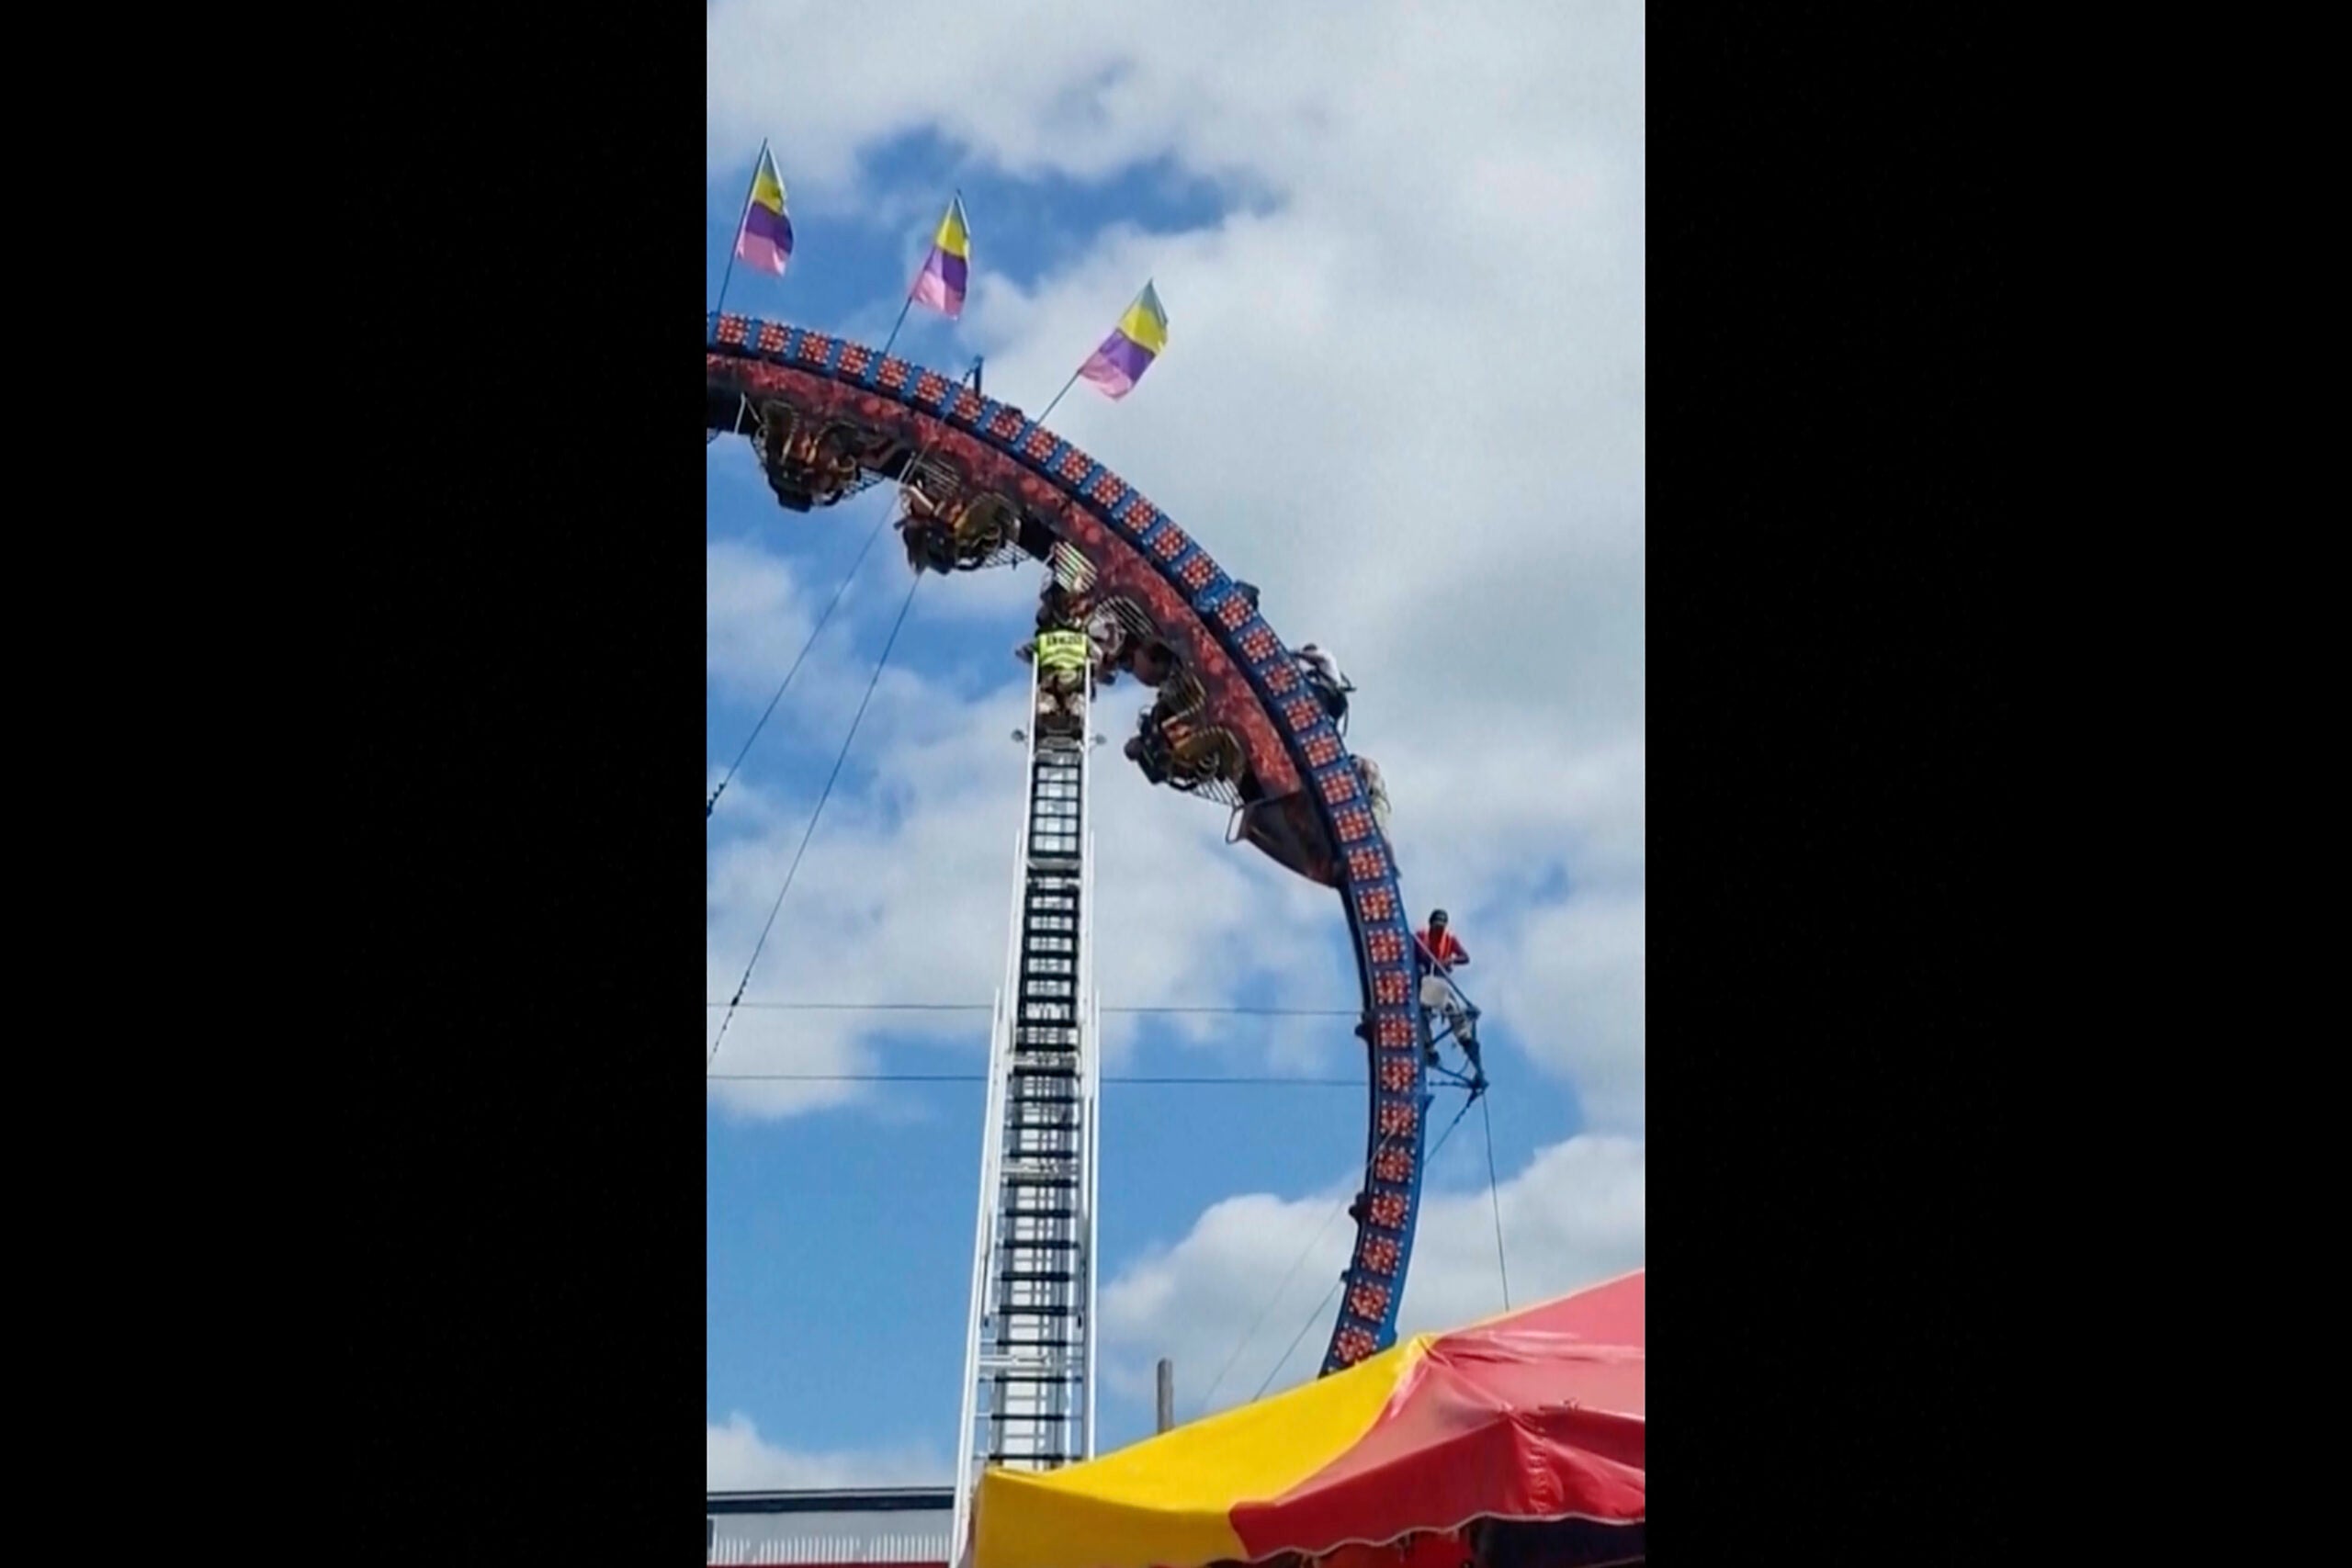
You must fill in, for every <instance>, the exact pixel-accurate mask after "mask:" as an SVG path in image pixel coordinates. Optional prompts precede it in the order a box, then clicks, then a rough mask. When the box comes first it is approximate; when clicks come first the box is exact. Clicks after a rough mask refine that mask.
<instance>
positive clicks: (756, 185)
mask: <svg viewBox="0 0 2352 1568" xmlns="http://www.w3.org/2000/svg"><path fill="white" fill-rule="evenodd" d="M735 254H737V255H738V256H740V257H741V258H742V259H743V260H744V261H747V262H749V263H751V264H752V265H753V266H755V267H758V268H760V269H761V270H762V271H763V272H772V273H775V275H776V276H779V277H780V276H783V275H784V267H785V264H786V262H788V261H790V260H791V259H792V220H791V219H790V218H788V217H786V215H785V210H784V181H783V180H782V179H781V178H780V177H778V175H776V172H775V158H773V157H771V156H770V155H769V153H768V150H767V149H766V148H764V147H763V148H761V149H760V166H759V169H758V170H757V172H755V173H754V174H753V175H752V197H751V199H750V200H749V201H747V202H745V203H744V204H743V226H742V228H741V229H740V230H739V231H737V232H736V235H735Z"/></svg>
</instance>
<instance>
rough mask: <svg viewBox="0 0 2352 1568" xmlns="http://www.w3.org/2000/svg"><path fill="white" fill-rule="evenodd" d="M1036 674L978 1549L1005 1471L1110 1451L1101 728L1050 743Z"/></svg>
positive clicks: (972, 1417)
mask: <svg viewBox="0 0 2352 1568" xmlns="http://www.w3.org/2000/svg"><path fill="white" fill-rule="evenodd" d="M1043 680H1044V672H1043V671H1041V670H1034V669H1033V671H1032V675H1031V680H1030V687H1029V691H1030V705H1029V715H1028V722H1027V724H1026V725H1025V726H1024V728H1023V732H1022V739H1023V741H1024V746H1023V776H1024V777H1025V779H1026V780H1027V787H1026V789H1025V791H1024V798H1023V810H1022V814H1021V826H1020V829H1019V831H1018V832H1017V833H1016V834H1015V836H1014V840H1013V885H1012V909H1011V916H1010V920H1009V925H1010V931H1009V933H1008V936H1007V939H1006V944H1005V978H1004V985H1003V987H1002V988H1001V990H1000V991H999V992H998V994H997V1000H996V1005H995V1008H994V1010H993V1013H992V1016H991V1020H990V1025H989V1028H990V1033H989V1087H988V1104H987V1110H986V1111H985V1113H984V1115H985V1120H984V1123H983V1129H982V1134H981V1145H980V1172H979V1174H980V1190H979V1212H978V1221H977V1224H976V1226H975V1232H974V1236H973V1244H972V1297H971V1315H970V1320H969V1322H968V1324H967V1328H966V1333H965V1361H964V1394H963V1407H962V1424H961V1427H960V1429H959V1432H958V1434H957V1438H956V1516H955V1524H954V1527H953V1528H954V1530H955V1534H954V1536H953V1538H952V1539H953V1540H955V1542H956V1552H957V1554H958V1558H959V1560H961V1559H962V1558H963V1557H965V1556H967V1554H968V1552H969V1551H970V1532H971V1521H972V1497H973V1494H974V1491H975V1490H976V1488H977V1485H978V1480H979V1475H980V1472H981V1471H982V1469H983V1468H984V1467H985V1466H987V1465H990V1464H996V1465H1003V1466H1007V1467H1010V1468H1015V1469H1025V1470H1052V1469H1057V1468H1058V1467H1060V1466H1061V1465H1064V1464H1069V1463H1071V1462H1074V1461H1080V1460H1086V1459H1091V1458H1092V1457H1093V1456H1094V1414H1095V1396H1094V1388H1095V1367H1096V1351H1097V1347H1096V1342H1095V1341H1096V1336H1095V1316H1094V1300H1095V1275H1096V1270H1095V1258H1096V1240H1097V1234H1098V1233H1097V1223H1096V1216H1097V1214H1098V1213H1099V1208H1100V1202H1099V1200H1100V1185H1099V1181H1100V1173H1101V1159H1100V1157H1099V1156H1100V1150H1101V1127H1100V1121H1101V1118H1100V1109H1101V1103H1102V1092H1101V1086H1102V1047H1101V1043H1102V1012H1101V1007H1100V1004H1099V1002H1098V1000H1097V998H1096V997H1095V992H1094V920H1093V908H1094V837H1095V836H1094V831H1093V818H1092V814H1091V808H1092V789H1091V783H1092V770H1091V766H1090V757H1091V750H1092V746H1091V740H1090V739H1089V730H1090V728H1091V723H1092V718H1093V713H1092V709H1093V698H1094V687H1093V677H1092V671H1091V670H1090V671H1088V673H1087V675H1086V677H1085V679H1084V681H1083V682H1082V687H1081V689H1082V692H1083V695H1084V710H1083V711H1082V712H1081V713H1080V715H1079V722H1078V725H1077V727H1076V729H1077V733H1076V734H1075V735H1074V736H1068V737H1065V736H1046V735H1041V734H1040V733H1039V725H1038V723H1037V698H1038V695H1039V694H1040V691H1041V688H1042V683H1043Z"/></svg>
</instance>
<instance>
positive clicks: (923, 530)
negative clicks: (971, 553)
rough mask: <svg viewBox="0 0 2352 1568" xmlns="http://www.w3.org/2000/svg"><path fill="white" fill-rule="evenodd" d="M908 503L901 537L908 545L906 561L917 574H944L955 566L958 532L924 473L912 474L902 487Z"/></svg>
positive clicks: (902, 499) (902, 498)
mask: <svg viewBox="0 0 2352 1568" xmlns="http://www.w3.org/2000/svg"><path fill="white" fill-rule="evenodd" d="M899 502H901V503H902V504H903V505H904V506H905V508H906V511H905V513H904V515H902V516H900V517H899V525H898V526H899V539H900V541H901V542H903V543H904V544H905V545H906V547H907V565H908V566H909V567H910V568H911V569H912V570H913V571H914V574H915V575H916V576H917V577H921V576H922V574H923V573H924V572H925V571H927V570H928V571H935V572H937V573H939V574H940V575H941V576H942V577H944V576H946V575H947V574H948V573H949V572H952V571H954V570H956V533H955V530H954V529H953V528H951V527H950V526H949V525H948V523H947V519H946V517H945V515H944V511H943V508H942V507H941V505H940V503H939V502H936V501H934V500H933V499H932V496H931V493H930V491H928V490H927V489H926V488H925V486H924V484H923V479H922V476H920V475H916V476H914V477H910V479H908V480H907V481H906V483H905V484H903V485H901V486H900V487H899Z"/></svg>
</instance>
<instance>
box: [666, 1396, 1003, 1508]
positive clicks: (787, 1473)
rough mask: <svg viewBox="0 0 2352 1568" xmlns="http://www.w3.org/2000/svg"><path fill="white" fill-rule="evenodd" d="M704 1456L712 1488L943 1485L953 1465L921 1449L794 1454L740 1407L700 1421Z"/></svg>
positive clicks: (753, 1489)
mask: <svg viewBox="0 0 2352 1568" xmlns="http://www.w3.org/2000/svg"><path fill="white" fill-rule="evenodd" d="M703 1455H704V1458H703V1470H704V1474H705V1476H706V1477H707V1479H706V1480H705V1482H704V1484H705V1486H706V1487H707V1488H708V1489H709V1490H710V1491H713V1492H768V1491H777V1492H781V1491H791V1490H795V1489H798V1488H833V1487H863V1486H944V1485H946V1484H947V1483H948V1480H949V1478H950V1477H951V1476H952V1475H953V1474H954V1473H955V1469H956V1466H955V1462H954V1461H952V1460H943V1459H941V1458H939V1457H937V1456H936V1455H934V1454H933V1453H931V1452H930V1451H928V1450H922V1449H888V1450H860V1451H856V1452H837V1453H799V1452H795V1451H793V1450H788V1449H780V1448H775V1447H773V1446H771V1445H770V1444H768V1443H767V1442H765V1441H763V1440H762V1438H761V1437H760V1434H759V1430H758V1428H757V1427H754V1426H753V1425H752V1418H751V1417H750V1416H744V1415H742V1414H741V1413H740V1412H739V1413H737V1414H734V1415H730V1416H729V1417H728V1418H727V1420H726V1421H725V1423H724V1424H721V1423H718V1422H715V1421H713V1422H705V1423H704V1427H703Z"/></svg>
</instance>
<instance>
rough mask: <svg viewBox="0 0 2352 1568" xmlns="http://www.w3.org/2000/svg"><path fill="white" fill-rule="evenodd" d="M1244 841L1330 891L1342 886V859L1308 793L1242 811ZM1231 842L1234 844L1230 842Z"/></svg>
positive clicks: (1257, 803) (1262, 802) (1259, 803)
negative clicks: (1325, 830) (1340, 860)
mask: <svg viewBox="0 0 2352 1568" xmlns="http://www.w3.org/2000/svg"><path fill="white" fill-rule="evenodd" d="M1240 829H1241V830H1240V833H1239V835H1238V837H1239V838H1241V839H1246V840H1249V841H1250V843H1251V844H1254V845H1255V846H1257V848H1258V849H1259V850H1260V851H1261V852H1264V853H1265V854H1266V855H1268V856H1269V857H1271V858H1272V860H1274V861H1275V862H1276V863H1279V864H1281V865H1283V867H1285V868H1287V869H1289V870H1291V871H1295V872H1296V873H1298V874H1299V875H1301V876H1304V877H1306V879H1307V880H1308V881H1310V882H1319V883H1321V884H1322V885H1323V886H1326V887H1337V886H1340V863H1339V857H1338V856H1337V855H1336V854H1334V853H1333V852H1332V848H1331V840H1330V838H1329V835H1328V834H1326V833H1325V832H1324V831H1323V818H1322V817H1321V816H1320V815H1319V814H1318V813H1317V811H1316V809H1315V803H1314V801H1312V800H1310V799H1308V798H1307V793H1306V791H1305V790H1303V789H1301V790H1293V791H1292V792H1291V793H1290V794H1288V795H1283V796H1282V797H1280V798H1279V799H1275V800H1260V801H1253V802H1251V803H1250V805H1248V806H1245V807H1242V808H1241V812H1240ZM1228 841H1231V840H1230V839H1229V840H1228Z"/></svg>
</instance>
